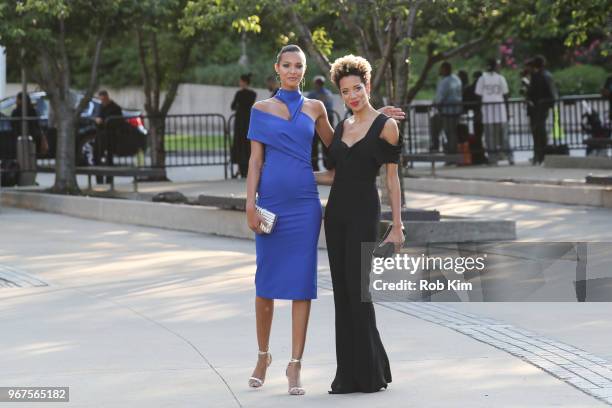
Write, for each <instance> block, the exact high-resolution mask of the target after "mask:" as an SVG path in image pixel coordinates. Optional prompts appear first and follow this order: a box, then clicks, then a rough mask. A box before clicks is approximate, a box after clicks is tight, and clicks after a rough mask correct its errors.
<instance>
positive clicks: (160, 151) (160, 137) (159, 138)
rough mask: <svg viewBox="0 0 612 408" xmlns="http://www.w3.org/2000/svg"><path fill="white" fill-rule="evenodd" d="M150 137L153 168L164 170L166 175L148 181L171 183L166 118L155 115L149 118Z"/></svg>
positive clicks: (158, 114)
mask: <svg viewBox="0 0 612 408" xmlns="http://www.w3.org/2000/svg"><path fill="white" fill-rule="evenodd" d="M149 135H150V137H151V166H152V167H154V168H158V169H164V175H163V176H159V177H147V181H169V179H168V176H167V175H166V149H165V148H164V142H165V136H166V120H165V116H163V115H161V114H160V113H154V114H153V115H150V116H149Z"/></svg>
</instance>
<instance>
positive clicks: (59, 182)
mask: <svg viewBox="0 0 612 408" xmlns="http://www.w3.org/2000/svg"><path fill="white" fill-rule="evenodd" d="M126 12H128V10H126V9H125V4H124V2H123V1H122V0H111V1H103V2H91V1H86V0H71V1H67V0H46V1H45V0H25V1H21V2H13V1H8V0H6V1H2V2H0V17H1V18H2V25H0V42H1V43H2V44H3V45H5V46H7V48H8V49H12V50H13V54H14V55H18V54H19V52H17V50H24V51H25V54H24V58H23V60H22V61H21V63H22V64H25V65H26V66H27V67H28V71H29V75H30V76H31V77H32V78H33V79H34V80H35V81H36V82H37V83H38V84H39V85H40V87H41V88H42V89H43V90H44V91H46V92H47V95H48V98H49V102H50V104H51V108H52V110H53V112H54V117H55V121H56V126H57V135H58V141H57V151H56V163H55V184H54V186H53V188H52V191H53V192H56V193H64V194H77V193H78V192H79V189H78V185H77V183H76V176H75V154H76V146H75V140H76V126H77V124H78V120H79V116H80V112H81V111H82V110H83V109H84V108H85V107H86V106H87V104H88V103H89V100H90V99H91V96H92V95H93V92H94V90H95V87H96V85H97V78H98V65H99V62H100V54H101V51H102V47H103V44H104V41H105V40H106V38H107V36H108V35H109V33H111V32H112V30H113V29H115V28H116V27H117V26H118V25H119V24H120V22H121V21H122V16H125V13H126ZM74 47H76V48H79V49H87V50H88V51H89V53H90V55H91V59H90V61H91V63H90V67H89V81H88V85H87V87H86V89H85V94H84V97H83V98H82V99H81V100H80V101H79V102H78V103H77V96H76V94H75V93H74V91H73V89H72V86H73V77H72V69H73V65H74V62H75V58H76V57H75V55H74V54H73V53H72V50H73V48H74Z"/></svg>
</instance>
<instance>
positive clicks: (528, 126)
mask: <svg viewBox="0 0 612 408" xmlns="http://www.w3.org/2000/svg"><path fill="white" fill-rule="evenodd" d="M483 109H484V110H483ZM538 109H539V112H543V114H544V115H545V116H544V117H543V118H542V120H543V121H544V125H545V129H546V140H545V141H546V145H567V146H568V148H569V149H584V148H585V145H584V139H586V138H589V137H593V136H594V135H593V134H592V130H590V129H591V128H592V126H591V125H590V123H589V120H590V118H589V117H588V114H589V113H591V114H594V115H597V116H598V118H599V121H600V123H601V125H602V126H604V128H605V127H607V129H608V132H609V128H610V120H609V102H608V101H607V100H605V99H602V98H599V97H593V96H589V97H564V98H561V99H559V100H556V101H548V102H543V103H542V104H541V105H540V106H539V107H534V106H532V105H529V104H528V102H526V101H525V100H522V99H511V100H509V101H508V102H502V103H494V104H481V103H461V104H454V105H445V106H435V105H432V104H426V105H419V104H413V105H410V106H408V107H405V111H406V115H407V118H406V119H407V120H406V121H404V122H403V123H402V126H401V129H402V131H403V132H402V133H403V136H404V144H405V149H406V152H407V153H422V152H428V151H430V149H431V148H432V142H433V140H432V134H433V133H435V132H433V131H432V130H434V129H432V124H435V118H436V115H439V116H441V117H442V118H443V119H444V118H452V119H451V120H456V122H457V124H458V125H459V130H458V131H457V135H456V136H457V138H458V141H459V142H461V141H462V137H463V136H464V135H463V133H465V132H467V135H468V136H472V137H474V136H475V137H476V138H480V139H481V140H482V141H483V143H484V144H485V145H486V140H485V137H484V135H483V133H484V127H483V122H486V121H487V116H495V115H496V114H497V115H499V114H500V112H501V111H502V110H503V111H505V112H506V115H505V116H506V117H507V120H506V121H504V123H505V128H506V132H507V137H508V141H509V144H510V149H511V150H512V151H525V150H532V149H533V148H534V138H533V131H534V129H533V126H534V124H535V122H536V120H537V119H535V118H534V117H535V115H537V114H538V113H537V112H535V111H536V110H538ZM593 112H596V113H593ZM449 113H450V114H449ZM452 113H455V114H454V115H453V114H452ZM530 115H531V116H530ZM489 119H490V118H489ZM495 119H496V120H497V121H499V119H500V118H499V117H498V118H495ZM442 133H445V132H444V131H443V132H442ZM445 136H446V135H445ZM446 139H448V137H446ZM485 148H486V146H485ZM493 150H494V149H493Z"/></svg>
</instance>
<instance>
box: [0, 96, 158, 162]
mask: <svg viewBox="0 0 612 408" xmlns="http://www.w3.org/2000/svg"><path fill="white" fill-rule="evenodd" d="M29 96H30V100H31V101H32V105H34V108H35V109H36V112H37V113H38V124H39V127H40V129H41V132H42V133H43V134H44V135H46V137H47V142H48V144H49V151H48V153H47V154H45V155H43V154H40V152H39V153H38V154H37V158H39V159H53V158H55V152H56V146H57V129H56V128H55V127H53V126H52V122H53V121H52V120H50V118H51V117H52V116H53V113H52V112H51V111H50V104H49V99H48V98H47V94H46V93H45V92H30V93H29ZM82 98H83V95H82V94H78V93H77V94H76V101H77V102H76V103H77V104H78V103H79V101H80V100H81V99H82ZM16 106H17V105H16V96H10V97H7V98H4V99H2V100H1V101H0V160H1V159H5V160H6V159H15V158H16V143H17V135H18V134H19V133H21V132H17V131H16V130H15V129H18V128H19V126H21V125H20V123H19V121H15V120H13V119H11V113H12V112H13V110H14V109H15V107H16ZM100 106H101V104H100V101H99V100H98V99H96V98H92V99H91V101H90V102H89V104H88V106H87V107H86V108H85V109H84V110H83V112H82V113H81V119H80V120H79V124H78V128H77V140H76V158H77V165H79V166H85V165H91V164H93V144H94V143H95V139H96V134H97V132H98V129H97V126H96V123H95V121H94V118H95V117H96V116H97V113H98V111H99V109H100ZM118 120H122V125H121V126H119V129H120V131H119V132H117V133H118V135H117V138H118V139H119V140H116V141H113V142H114V143H113V146H114V149H115V151H113V154H114V155H115V156H133V155H135V154H137V153H138V151H139V150H145V149H146V146H147V133H148V132H147V129H146V128H145V127H144V123H143V120H142V117H141V112H140V111H138V110H126V109H124V110H123V119H118ZM15 122H17V123H15Z"/></svg>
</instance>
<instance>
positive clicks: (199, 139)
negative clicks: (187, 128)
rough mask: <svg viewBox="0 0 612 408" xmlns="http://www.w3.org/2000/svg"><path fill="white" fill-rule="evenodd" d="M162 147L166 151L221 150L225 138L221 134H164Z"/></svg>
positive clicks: (223, 146)
mask: <svg viewBox="0 0 612 408" xmlns="http://www.w3.org/2000/svg"><path fill="white" fill-rule="evenodd" d="M164 147H165V150H166V152H185V151H189V152H202V151H209V150H223V149H224V148H225V138H224V136H223V135H181V134H178V135H166V137H165V141H164Z"/></svg>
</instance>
